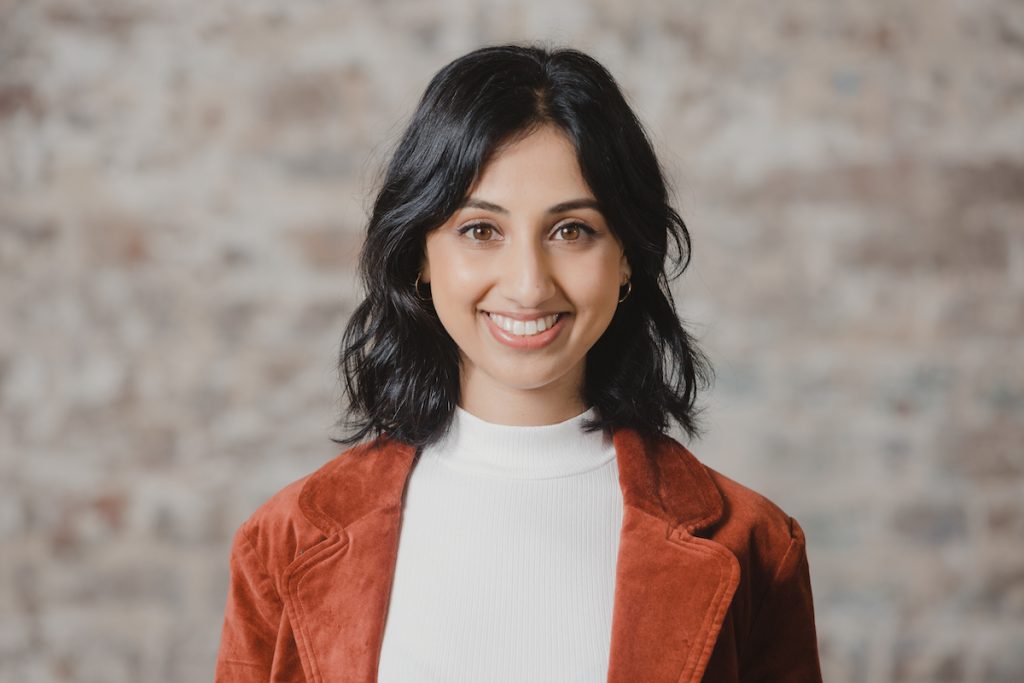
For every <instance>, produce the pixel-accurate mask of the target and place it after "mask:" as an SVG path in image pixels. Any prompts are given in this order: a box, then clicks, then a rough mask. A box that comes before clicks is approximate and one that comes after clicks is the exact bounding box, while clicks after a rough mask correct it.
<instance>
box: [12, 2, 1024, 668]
mask: <svg viewBox="0 0 1024 683" xmlns="http://www.w3.org/2000/svg"><path fill="white" fill-rule="evenodd" d="M522 40H546V41H549V42H555V43H568V44H572V45H574V46H576V47H579V48H581V49H584V50H586V51H588V52H590V53H591V54H593V55H594V56H595V57H597V58H598V59H599V60H601V61H602V62H603V63H604V64H605V65H606V66H608V67H609V69H610V70H611V71H612V72H613V74H615V76H616V77H617V79H618V80H619V81H620V83H621V84H622V86H623V88H624V90H625V91H626V92H627V95H628V96H629V98H630V100H631V102H632V103H633V104H634V105H635V107H636V109H637V112H638V113H639V115H640V116H641V118H642V119H643V120H644V122H645V123H646V125H647V126H648V128H649V130H650V132H651V134H652V137H653V138H654V140H655V142H656V144H657V146H658V148H659V151H660V153H661V154H662V159H663V162H664V165H665V167H666V169H667V170H668V172H669V173H670V174H671V176H672V178H673V180H674V182H675V185H676V188H677V197H678V201H679V205H680V207H681V212H682V214H683V216H684V218H685V219H686V220H687V223H688V225H689V227H690V230H691V232H692V235H693V239H694V261H693V263H692V266H691V269H690V270H688V271H687V273H686V274H685V275H684V276H683V277H682V278H681V279H680V280H678V281H676V282H675V283H674V285H673V287H674V291H675V292H676V293H677V295H678V297H679V299H678V302H679V305H680V309H681V312H682V314H683V316H684V318H686V319H687V320H689V321H690V322H691V323H692V325H693V330H694V331H695V332H696V334H697V335H698V337H699V338H700V339H701V341H702V343H703V345H704V348H705V349H706V350H707V351H708V353H709V354H710V356H711V358H712V360H713V361H714V363H715V366H716V368H717V373H718V381H717V384H716V386H715V388H714V391H713V392H712V393H711V394H710V395H709V396H707V397H706V399H705V403H706V405H708V406H709V411H708V418H709V422H708V424H709V428H710V432H709V434H708V436H707V438H705V439H704V440H703V441H701V442H698V443H691V444H689V445H690V446H691V448H692V449H693V450H694V451H695V452H696V453H697V455H698V456H699V457H701V459H703V460H704V461H705V462H706V463H708V464H709V465H711V466H712V467H715V468H716V469H719V470H720V471H722V472H724V473H726V474H728V475H730V476H732V477H733V478H735V479H738V480H739V481H741V482H743V483H745V484H747V485H749V486H751V487H753V488H755V489H758V490H760V491H762V492H764V493H765V494H767V495H769V496H770V497H772V498H773V500H775V501H776V502H777V503H779V505H781V506H782V507H783V508H784V509H785V510H786V511H787V512H789V513H791V514H793V515H794V516H795V517H797V519H799V520H800V521H801V522H802V524H803V526H804V528H805V530H806V532H807V535H808V541H809V559H810V564H811V571H812V580H813V588H814V592H815V598H816V608H817V617H818V630H819V636H820V642H821V653H822V659H823V667H824V671H825V675H826V680H828V681H832V682H835V683H860V682H872V683H873V682H886V681H918V682H924V681H965V682H981V681H993V682H996V681H1021V680H1024V650H1022V648H1021V647H1020V645H1021V643H1024V341H1022V339H1024V47H1022V46H1024V4H1021V3H1020V2H1014V1H1013V0H1006V1H1002V2H994V1H991V2H987V1H984V0H982V1H978V2H963V1H961V2H954V1H952V0H932V1H929V2H924V1H922V2H901V3H891V2H883V1H881V0H878V1H875V2H860V3H825V2H815V1H812V0H806V1H801V2H778V3H738V2H733V1H724V2H723V1H720V2H714V3H712V2H664V3H650V2H640V3H639V4H638V3H637V2H630V3H618V2H609V1H606V2H603V3H583V2H562V3H551V2H527V3H503V2H496V1H492V2H489V3H465V2H458V1H455V0H452V1H448V2H436V3H414V2H383V3H378V4H375V5H371V4H370V3H368V2H366V3H352V2H349V3H326V2H310V1H301V2H292V3H272V2H258V1H257V2H253V1H249V2H240V1H239V2H223V1H222V2H184V3H157V2H127V1H125V2H104V3H81V2H74V1H71V0H65V1H63V2H52V1H49V0H40V1H35V2H17V1H13V2H12V1H8V2H0V305H2V307H3V308H2V315H3V317H2V324H0V410H2V414H0V415H2V417H0V543H2V546H0V680H2V681H19V682H22V681H24V682H35V681H90V682H92V681H97V682H104V683H120V682H122V681H125V682H137V681H161V682H164V681H166V682H168V683H170V682H185V681H190V682H191V681H202V680H210V679H211V677H212V667H213V661H214V656H215V652H216V648H217V644H218V640H219V635H220V626H221V616H222V610H223V606H224V599H225V594H226V588H227V551H228V544H229V541H230V535H231V532H232V531H233V529H234V528H235V527H236V526H237V525H238V524H239V523H240V522H241V521H242V520H243V519H244V518H245V517H246V516H247V515H248V514H249V513H251V512H252V510H253V509H254V508H255V507H256V506H257V505H258V504H259V503H260V502H262V501H263V500H264V499H265V498H266V497H267V496H269V495H270V494H271V493H273V492H274V491H276V490H277V489H278V488H280V487H281V486H282V485H284V484H285V483H287V482H289V481H292V480H293V479H295V478H297V477H299V476H302V475H303V474H306V473H308V472H309V471H312V470H313V469H314V468H315V467H317V466H318V465H319V464H321V463H322V462H325V461H326V460H327V459H329V458H330V457H332V456H334V455H335V454H336V453H337V452H338V451H337V449H336V447H335V445H334V444H333V443H331V442H330V441H328V436H332V435H336V433H335V432H334V431H333V430H332V423H333V420H334V417H335V414H334V411H335V410H337V409H338V407H339V404H340V389H339V385H338V383H337V377H336V374H335V369H334V363H335V355H336V353H337V345H338V342H339V339H340V334H341V330H342V328H343V326H344V323H345V320H346V318H347V316H348V315H349V314H350V312H351V311H352V309H353V306H354V304H355V302H356V301H357V300H358V297H359V292H358V290H357V289H356V279H355V272H354V268H355V258H356V255H357V253H358V248H359V244H360V235H361V231H362V229H363V225H364V221H365V216H366V211H367V209H368V207H369V202H370V195H369V193H370V191H371V189H372V183H373V181H374V178H375V174H376V173H377V171H378V170H379V168H380V166H381V164H382V163H383V162H384V160H385V159H386V155H387V152H388V151H389V150H390V149H391V147H392V145H393V144H394V142H395V141H396V138H397V135H398V134H399V133H400V131H401V129H402V126H403V125H404V124H405V122H406V121H407V120H408V116H409V115H410V114H411V111H412V108H413V106H414V105H415V102H416V100H417V98H418V97H419V94H420V93H421V92H422V89H423V88H424V87H425V85H426V83H427V81H428V80H429V78H430V76H431V75H432V74H433V73H434V72H435V71H436V70H437V69H438V68H440V67H441V66H442V65H443V64H445V63H446V62H447V61H449V60H450V59H452V58H454V57H455V56H457V55H459V54H462V53H464V52H466V51H468V50H469V49H471V48H474V47H477V46H479V45H482V44H489V43H496V42H504V41H522Z"/></svg>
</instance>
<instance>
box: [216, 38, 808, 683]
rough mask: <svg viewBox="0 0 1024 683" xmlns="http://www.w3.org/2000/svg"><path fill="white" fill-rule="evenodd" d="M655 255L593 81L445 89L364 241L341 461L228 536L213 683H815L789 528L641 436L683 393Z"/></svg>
mask: <svg viewBox="0 0 1024 683" xmlns="http://www.w3.org/2000/svg"><path fill="white" fill-rule="evenodd" d="M670 236H671V237H672V238H673V239H674V240H675V242H676V245H677V246H678V247H680V250H681V252H683V251H684V252H685V260H684V259H683V254H682V253H681V255H680V261H681V262H682V269H685V267H686V264H687V263H688V261H689V247H690V241H689V235H688V233H687V230H686V227H685V225H684V224H683V221H682V220H681V219H680V217H679V215H678V214H677V213H676V212H675V211H674V210H673V209H672V208H671V207H670V205H669V203H668V198H667V189H666V184H665V181H664V179H663V177H662V173H661V170H660V167H659V164H658V161H657V160H656V158H655V155H654V153H653V151H652V149H651V146H650V144H649V142H648V139H647V137H646V135H645V133H644V132H643V128H642V126H641V124H640V123H639V122H638V121H637V119H636V117H635V115H634V114H633V112H632V111H631V109H630V107H629V106H628V104H627V103H626V102H625V100H624V98H623V96H622V94H621V92H620V91H619V89H618V86H617V85H616V83H615V81H614V80H613V78H612V76H611V75H610V74H609V73H608V72H607V71H606V70H605V69H604V68H603V67H602V66H601V65H599V64H598V63H597V62H595V61H594V60H593V59H591V58H589V57H588V56H586V55H584V54H582V53H580V52H578V51H574V50H546V49H542V48H539V47H528V46H516V45H505V46H498V47H489V48H483V49H479V50H476V51H474V52H471V53H469V54H467V55H465V56H463V57H461V58H459V59H456V60H455V61H453V62H452V63H450V64H448V65H447V66H445V67H444V68H443V69H442V70H441V71H440V72H439V73H438V74H437V75H436V76H435V77H434V78H433V79H432V81H431V82H430V84H429V86H428V87H427V90H426V92H425V94H424V95H423V97H422V99H421V101H420V103H419V106H418V108H417V110H416V112H415V114H414V116H413V119H412V122H411V124H410V125H409V127H408V129H407V131H406V132H405V134H404V136H403V137H402V139H401V141H400V143H399V145H398V147H397V149H396V151H395V153H394V155H393V158H392V160H391V162H390V164H389V166H388V168H387V171H386V176H385V178H384V181H383V183H382V187H381V190H380V192H379V194H378V196H377V200H376V203H375V205H374V208H373V213H372V216H371V217H370V222H369V228H368V234H367V240H366V244H365V247H364V250H363V253H362V256H361V274H362V277H363V282H364V284H365V286H366V290H367V295H366V298H365V300H364V301H363V302H362V304H361V305H360V306H359V307H358V309H357V310H356V311H355V313H354V315H353V317H352V319H351V321H350V323H349V327H348V329H347V331H346V333H345V338H344V340H343V349H342V354H341V358H340V365H341V369H342V372H343V376H344V377H345V380H346V383H345V386H346V390H347V393H348V398H349V404H350V405H349V414H350V416H351V421H350V424H353V425H354V426H355V427H356V431H355V433H354V434H353V435H352V436H350V437H349V438H348V439H345V440H338V441H337V442H338V443H342V444H345V445H346V446H350V448H348V450H346V451H344V452H343V453H341V455H339V456H338V457H337V458H335V459H334V460H332V461H331V462H329V463H327V464H326V465H324V466H323V467H322V468H321V469H319V470H318V471H316V472H314V473H313V474H311V475H308V476H307V477H304V478H303V479H300V480H299V481H296V482H294V483H292V484H291V485H289V486H287V487H285V488H284V489H283V490H281V491H280V492H279V493H277V494H276V495H275V496H274V497H273V498H271V499H270V500H269V501H268V502H266V503H265V504H264V505H263V506H262V507H261V508H260V509H259V510H257V511H256V512H255V513H254V514H253V516H252V517H251V518H250V519H248V520H247V521H246V522H245V523H244V524H242V526H241V527H240V528H239V530H238V532H237V534H236V536H235V540H234V544H233V547H232V553H231V585H230V590H229V594H228V599H227V607H226V614H225V619H224V626H223V634H222V639H221V644H220V652H219V658H218V662H217V680H218V681H271V680H272V681H311V682H312V681H374V680H380V681H470V680H472V681H548V680H550V681H606V680H607V681H622V682H626V681H631V682H635V681H640V682H644V683H651V682H654V681H666V682H667V681H672V682H677V681H699V680H706V681H740V680H742V681H819V680H820V679H821V674H820V669H819V664H818V652H817V644H816V636H815V626H814V614H813V607H812V598H811V587H810V577H809V572H808V564H807V557H806V551H805V543H804V535H803V532H802V530H801V528H800V526H799V524H797V522H796V520H795V519H793V518H792V517H790V516H789V515H787V514H786V513H785V512H783V511H782V510H781V509H780V508H779V507H778V506H776V505H775V504H774V503H772V502H771V501H769V500H767V499H766V498H764V497H763V496H761V495H759V494H758V493H756V492H754V491H752V490H750V489H748V488H745V487H743V486H741V485H740V484H738V483H736V482H734V481H732V480H731V479H729V478H728V477H725V476H723V475H722V474H720V473H718V472H716V471H715V470H713V469H711V468H709V467H706V466H705V465H703V464H702V463H700V462H699V461H698V460H697V459H696V458H695V457H694V455H693V454H692V453H691V452H690V451H689V450H688V449H687V448H686V447H684V446H683V445H682V444H680V443H679V442H678V441H676V440H674V439H673V438H671V437H670V436H668V435H667V434H666V430H667V428H668V421H669V419H674V420H675V421H677V422H678V423H679V424H680V425H681V426H682V427H683V429H684V430H685V431H686V432H687V434H688V435H690V436H694V435H697V434H698V433H699V426H698V423H697V420H696V412H697V411H695V409H694V403H695V398H696V392H697V389H698V387H699V386H706V385H707V382H708V378H709V376H710V367H709V365H708V363H707V360H706V359H705V357H704V356H703V355H702V354H701V353H700V352H699V350H698V349H697V347H696V346H695V344H694V342H693V340H692V339H691V337H690V336H689V335H688V334H687V333H686V332H685V331H684V329H683V327H682V325H681V323H680V321H679V318H678V317H677V315H676V312H675V306H674V304H673V301H672V296H671V293H670V291H669V288H668V284H667V283H668V276H667V275H666V273H665V270H664V265H665V260H666V257H667V251H668V249H667V247H668V238H669V237H670ZM684 244H685V247H683V245H684ZM366 437H372V438H366Z"/></svg>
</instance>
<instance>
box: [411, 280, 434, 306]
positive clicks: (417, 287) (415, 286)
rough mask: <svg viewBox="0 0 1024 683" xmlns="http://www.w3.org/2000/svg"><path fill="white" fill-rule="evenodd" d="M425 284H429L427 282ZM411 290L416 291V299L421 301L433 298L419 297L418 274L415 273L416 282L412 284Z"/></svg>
mask: <svg viewBox="0 0 1024 683" xmlns="http://www.w3.org/2000/svg"><path fill="white" fill-rule="evenodd" d="M427 284H430V283H429V282H428V283H427ZM412 288H413V289H414V290H416V298H417V299H419V300H421V301H430V300H431V299H432V298H433V297H429V296H427V297H423V296H420V274H419V273H416V282H414V283H413V285H412Z"/></svg>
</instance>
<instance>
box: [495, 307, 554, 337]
mask: <svg viewBox="0 0 1024 683" xmlns="http://www.w3.org/2000/svg"><path fill="white" fill-rule="evenodd" d="M483 313H484V315H486V316H487V317H488V318H490V319H491V322H492V323H494V324H495V325H496V326H497V327H499V328H501V330H502V331H504V332H506V333H508V334H510V335H513V336H516V337H532V336H535V335H539V334H542V333H544V332H546V331H548V330H550V329H551V328H552V327H554V326H555V325H556V324H558V321H560V320H561V319H562V318H564V317H566V316H567V315H568V313H565V312H558V313H552V314H550V315H546V316H539V317H537V318H533V319H531V320H519V319H516V318H509V317H507V316H503V315H501V314H500V313H492V312H490V311H483Z"/></svg>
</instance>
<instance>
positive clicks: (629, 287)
mask: <svg viewBox="0 0 1024 683" xmlns="http://www.w3.org/2000/svg"><path fill="white" fill-rule="evenodd" d="M625 285H626V294H625V295H624V296H623V297H622V298H621V299H619V303H620V304H621V303H622V302H623V301H625V300H626V297H628V296H629V294H630V292H632V291H633V281H632V280H626V282H625ZM619 286H620V287H621V286H622V285H619Z"/></svg>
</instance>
